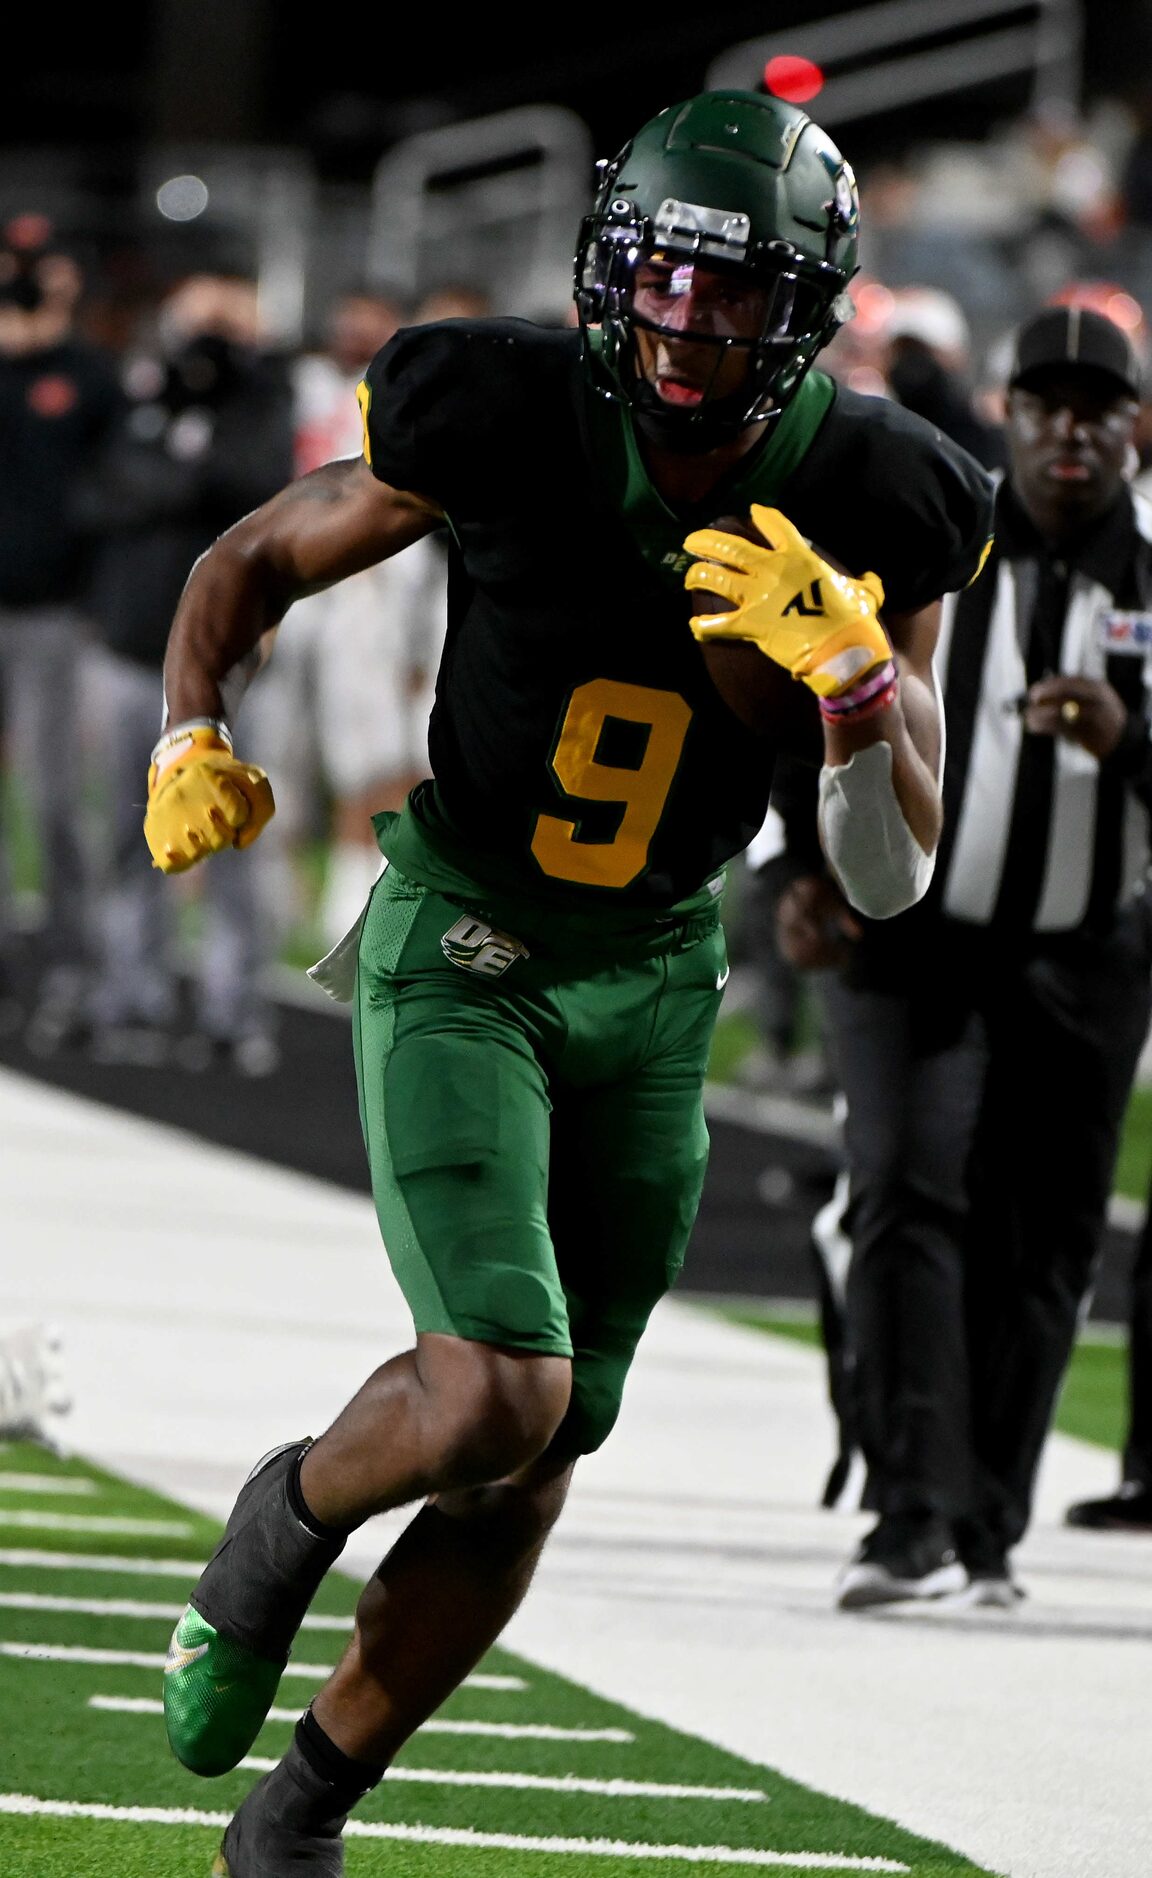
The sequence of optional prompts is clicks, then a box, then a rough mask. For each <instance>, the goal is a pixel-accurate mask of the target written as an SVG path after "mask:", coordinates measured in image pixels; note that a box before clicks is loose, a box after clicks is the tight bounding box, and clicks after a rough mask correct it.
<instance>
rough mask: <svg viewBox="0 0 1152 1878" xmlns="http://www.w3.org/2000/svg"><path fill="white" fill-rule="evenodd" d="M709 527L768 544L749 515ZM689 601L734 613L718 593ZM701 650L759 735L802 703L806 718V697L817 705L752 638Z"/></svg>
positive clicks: (776, 727) (791, 718) (727, 696)
mask: <svg viewBox="0 0 1152 1878" xmlns="http://www.w3.org/2000/svg"><path fill="white" fill-rule="evenodd" d="M708 526H709V527H710V528H715V529H717V530H718V531H720V532H721V533H723V534H725V535H739V536H740V538H741V539H742V540H744V541H754V542H755V543H756V544H757V545H758V546H759V547H763V546H764V537H763V535H761V533H760V532H759V530H758V529H757V528H756V527H755V525H754V524H753V522H752V521H751V519H750V518H749V517H748V516H739V515H720V516H718V517H717V518H716V520H715V521H713V522H709V524H708ZM817 553H818V554H819V555H821V557H822V558H823V559H824V560H825V561H827V563H828V565H829V567H834V568H835V569H836V571H837V573H840V574H845V573H847V571H848V570H847V568H845V567H844V566H843V565H842V564H841V562H839V561H838V560H837V559H836V557H835V556H834V555H831V554H828V553H827V552H826V551H825V549H823V548H817ZM689 599H690V601H691V602H692V610H693V612H697V613H700V614H702V615H707V614H715V613H730V612H731V611H732V605H731V602H730V601H728V600H722V599H721V598H720V596H719V594H714V593H694V594H690V595H689ZM700 651H701V655H702V656H703V659H704V663H705V665H706V666H707V668H708V676H709V677H710V678H711V680H712V683H713V684H714V685H715V687H716V689H717V691H718V692H719V694H720V696H721V697H722V698H723V700H724V702H725V704H726V705H727V706H728V709H729V710H730V711H731V712H732V713H733V714H734V715H735V716H736V717H738V718H739V719H740V722H741V723H742V724H744V725H745V726H746V727H747V729H749V730H753V731H755V732H756V734H757V735H758V736H761V737H764V736H769V735H777V736H778V735H779V734H780V733H781V731H782V730H783V728H784V725H785V723H786V722H793V723H794V722H795V720H796V714H797V707H798V704H799V708H800V710H801V711H802V712H804V714H805V716H806V715H807V711H806V703H807V701H809V700H810V701H811V703H812V705H813V706H815V702H816V701H815V698H814V696H813V694H812V693H811V692H810V691H807V690H806V688H805V687H804V686H802V685H800V684H799V683H798V682H797V680H796V679H794V678H793V677H792V675H791V673H790V672H787V671H785V669H784V667H783V666H782V665H777V664H775V663H774V662H773V660H772V659H770V658H768V657H767V655H766V654H765V653H763V652H761V650H760V648H759V646H754V645H753V644H752V643H751V641H750V640H747V639H710V640H705V641H703V642H702V643H701V646H700ZM812 721H813V725H815V724H816V722H817V720H816V718H815V715H814V713H813V720H812Z"/></svg>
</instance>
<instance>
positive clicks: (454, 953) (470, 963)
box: [440, 913, 529, 978]
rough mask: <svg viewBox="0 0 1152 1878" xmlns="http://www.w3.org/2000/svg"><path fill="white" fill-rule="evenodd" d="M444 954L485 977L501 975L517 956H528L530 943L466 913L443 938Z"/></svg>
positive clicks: (462, 966)
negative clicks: (527, 944)
mask: <svg viewBox="0 0 1152 1878" xmlns="http://www.w3.org/2000/svg"><path fill="white" fill-rule="evenodd" d="M440 948H441V950H442V952H443V954H444V957H445V958H446V959H448V960H450V962H451V963H452V964H453V965H458V966H459V967H460V969H461V971H464V972H479V973H480V975H481V976H482V977H483V978H499V976H500V974H501V972H506V971H507V970H508V967H509V966H510V965H515V963H516V961H517V959H526V958H527V957H528V956H529V953H528V947H527V946H526V945H523V944H522V943H521V941H520V940H519V939H514V938H513V937H512V934H511V933H508V932H498V931H497V930H496V928H495V926H486V925H485V923H484V921H483V920H482V919H475V918H473V916H472V914H471V913H465V915H464V917H463V919H458V920H457V921H456V924H455V925H454V926H449V928H448V931H447V932H446V933H445V934H444V937H443V938H442V939H441V941H440Z"/></svg>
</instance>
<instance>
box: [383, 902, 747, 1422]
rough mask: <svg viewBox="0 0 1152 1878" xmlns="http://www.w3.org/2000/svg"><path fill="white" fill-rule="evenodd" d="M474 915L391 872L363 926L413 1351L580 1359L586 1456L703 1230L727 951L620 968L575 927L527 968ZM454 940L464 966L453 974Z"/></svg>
mask: <svg viewBox="0 0 1152 1878" xmlns="http://www.w3.org/2000/svg"><path fill="white" fill-rule="evenodd" d="M533 912H534V916H535V919H536V921H537V923H538V922H539V919H540V911H539V908H538V907H536V908H534V909H533ZM462 913H463V909H462V907H461V906H460V904H459V903H458V902H455V901H452V900H448V899H445V898H443V897H442V896H441V895H439V894H437V893H435V892H433V891H432V890H431V889H429V888H425V887H422V886H419V885H417V884H416V883H414V882H412V881H409V880H407V879H405V878H404V876H403V875H400V874H398V873H397V872H396V869H395V868H394V867H389V868H388V869H387V870H386V872H385V873H384V875H383V876H382V878H381V879H380V881H379V882H378V883H377V886H376V889H375V891H374V893H373V897H372V901H371V905H370V907H369V909H368V913H367V916H366V919H365V924H364V929H363V933H362V937H361V941H360V962H359V984H358V995H357V1005H356V1026H355V1033H356V1067H357V1076H358V1081H359V1089H360V1113H361V1122H362V1125H363V1129H364V1139H365V1142H366V1145H367V1149H368V1157H369V1162H370V1165H371V1171H372V1190H373V1194H374V1197H375V1201H376V1211H377V1215H378V1218H379V1221H380V1229H381V1232H382V1234H383V1237H384V1243H385V1246H386V1248H387V1251H388V1256H389V1259H390V1261H391V1264H392V1268H393V1270H394V1272H395V1274H396V1277H397V1279H398V1281H399V1284H400V1286H401V1289H402V1290H403V1292H404V1296H405V1298H406V1299H407V1301H408V1305H409V1308H410V1309H411V1311H412V1316H413V1319H414V1321H415V1326H416V1329H417V1331H422V1332H438V1333H440V1334H443V1335H448V1336H456V1337H465V1338H469V1339H472V1340H475V1341H478V1342H481V1343H491V1344H498V1345H500V1346H502V1347H504V1348H509V1349H515V1350H531V1351H537V1352H540V1353H541V1354H551V1355H561V1356H570V1357H571V1358H572V1362H573V1391H572V1402H571V1407H570V1409H569V1412H568V1416H567V1418H566V1420H565V1423H564V1426H563V1428H562V1429H561V1431H560V1437H559V1440H560V1443H561V1444H562V1445H563V1447H564V1448H565V1450H566V1451H569V1452H571V1453H573V1454H581V1453H590V1452H591V1451H592V1450H593V1449H594V1448H597V1447H599V1445H600V1443H601V1442H602V1441H603V1440H604V1439H605V1437H606V1435H607V1434H608V1432H609V1430H610V1429H611V1427H612V1424H613V1423H614V1421H615V1420H616V1417H617V1414H618V1413H619V1409H620V1399H621V1395H622V1393H623V1388H624V1379H625V1377H626V1375H627V1372H628V1368H629V1365H630V1363H631V1361H632V1356H633V1353H634V1351H635V1349H636V1345H637V1343H638V1341H639V1339H640V1336H641V1333H642V1331H643V1329H644V1326H645V1324H646V1323H647V1321H648V1317H649V1314H650V1312H651V1310H652V1307H653V1305H654V1304H655V1303H656V1301H657V1299H658V1298H660V1297H661V1296H662V1295H663V1293H664V1292H665V1291H666V1290H667V1289H668V1287H669V1285H671V1284H672V1282H673V1281H674V1279H675V1278H676V1275H677V1273H678V1272H679V1269H680V1266H681V1264H682V1262H683V1258H684V1252H685V1248H686V1246H687V1243H688V1236H689V1233H690V1231H691V1228H692V1222H693V1220H694V1218H695V1216H696V1209H697V1206H698V1204H699V1199H700V1190H701V1186H702V1184H703V1179H704V1169H705V1164H706V1161H707V1154H708V1135H707V1130H706V1128H705V1125H704V1114H703V1108H702V1103H701V1088H702V1084H703V1080H704V1071H705V1066H706V1063H707V1058H708V1047H709V1042H710V1039H711V1036H712V1029H713V1025H714V1022H715V1018H716V1012H717V1009H718V1007H719V1003H720V991H719V989H718V985H717V980H718V979H719V978H720V976H721V973H722V971H723V968H724V939H723V934H722V932H721V930H720V928H719V926H718V925H717V926H715V927H713V928H712V930H710V931H708V932H707V933H706V934H705V936H704V937H693V936H692V932H691V929H686V930H685V932H684V934H683V935H682V939H681V941H680V942H679V949H676V944H675V943H674V944H673V947H672V949H669V950H666V951H664V952H662V953H660V954H659V955H658V956H649V957H639V958H637V957H632V958H629V959H628V960H627V961H621V960H620V959H619V958H617V959H615V960H613V961H612V962H608V961H606V960H605V959H604V958H602V957H599V956H592V957H590V956H589V955H588V953H587V952H586V951H585V952H584V953H583V955H582V956H580V957H577V955H576V954H577V951H578V950H579V948H578V947H575V948H573V949H570V950H565V948H564V945H563V933H562V916H558V931H559V941H560V942H559V943H558V944H557V945H556V946H555V947H550V946H547V945H539V944H536V943H534V945H533V949H532V951H531V953H530V954H528V955H527V956H524V955H522V953H521V954H518V953H517V952H516V951H515V950H514V949H513V948H512V947H505V946H503V945H502V944H501V939H502V937H503V936H502V935H496V936H494V938H493V939H492V940H490V941H489V942H488V943H487V944H484V943H483V942H482V941H483V934H484V933H485V932H487V930H488V929H487V928H486V927H484V926H483V925H481V924H479V921H478V919H477V920H476V921H471V922H470V921H469V919H468V917H467V916H465V917H464V919H463V921H462ZM698 927H699V923H697V930H698ZM454 929H455V932H456V934H457V937H456V939H455V941H453V940H452V939H451V938H450V939H449V944H450V947H451V950H452V955H453V957H455V958H465V959H466V960H468V961H470V962H469V963H465V964H460V963H453V962H452V959H451V958H450V957H449V956H447V955H446V952H445V948H444V946H443V944H442V940H444V938H445V936H446V935H451V934H452V933H453V931H454ZM461 934H462V937H461V936H460V935H461ZM509 956H510V957H511V962H506V961H507V960H508V958H509Z"/></svg>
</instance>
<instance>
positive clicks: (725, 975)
mask: <svg viewBox="0 0 1152 1878" xmlns="http://www.w3.org/2000/svg"><path fill="white" fill-rule="evenodd" d="M731 976H732V967H731V966H730V965H726V966H725V967H724V970H723V971H722V972H720V973H719V974H718V975H717V978H716V989H717V991H723V989H724V987H725V985H726V984H727V983H728V980H729V978H730V977H731Z"/></svg>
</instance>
